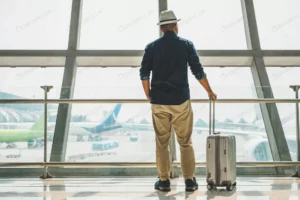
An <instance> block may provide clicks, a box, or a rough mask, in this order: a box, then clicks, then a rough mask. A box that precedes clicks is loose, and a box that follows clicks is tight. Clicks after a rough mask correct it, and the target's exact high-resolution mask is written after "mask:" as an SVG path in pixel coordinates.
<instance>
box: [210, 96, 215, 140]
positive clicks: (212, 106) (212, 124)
mask: <svg viewBox="0 0 300 200" xmlns="http://www.w3.org/2000/svg"><path fill="white" fill-rule="evenodd" d="M214 133H215V102H214V101H213V100H212V98H210V100H209V135H212V134H214Z"/></svg>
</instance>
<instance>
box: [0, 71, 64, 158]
mask: <svg viewBox="0 0 300 200" xmlns="http://www.w3.org/2000/svg"><path fill="white" fill-rule="evenodd" d="M62 75H63V68H29V67H28V68H27V67H26V68H25V67H24V68H3V67H2V68H0V79H1V81H2V84H1V86H0V99H22V98H29V99H40V98H44V92H43V90H42V89H41V88H40V86H42V85H53V86H54V88H53V89H52V90H51V91H50V92H49V93H48V97H49V98H59V95H60V87H61V83H62ZM57 108H58V106H57V105H53V104H49V105H48V117H49V118H48V121H49V124H48V125H49V126H48V134H49V136H48V138H47V139H48V141H49V143H48V160H49V156H50V152H51V148H52V142H51V141H52V138H53V130H54V126H55V121H53V120H52V121H51V119H53V115H54V116H55V115H56V114H57ZM0 126H1V127H0V148H1V150H0V152H1V155H0V160H1V162H42V161H43V159H44V153H43V152H44V149H43V146H44V105H43V104H0Z"/></svg>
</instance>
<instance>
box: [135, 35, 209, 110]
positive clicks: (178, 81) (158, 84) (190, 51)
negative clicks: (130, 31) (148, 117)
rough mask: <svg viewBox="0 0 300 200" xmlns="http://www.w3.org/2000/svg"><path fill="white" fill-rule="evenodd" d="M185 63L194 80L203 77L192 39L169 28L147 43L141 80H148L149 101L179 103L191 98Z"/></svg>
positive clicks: (166, 103) (154, 102) (167, 103)
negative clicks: (149, 85)
mask: <svg viewBox="0 0 300 200" xmlns="http://www.w3.org/2000/svg"><path fill="white" fill-rule="evenodd" d="M187 64H189V65H190V66H191V70H192V72H193V74H194V75H195V76H196V78H197V79H201V78H203V77H205V73H204V72H203V68H202V66H201V64H200V61H199V57H198V55H197V52H196V50H195V48H194V45H193V44H192V42H190V41H188V40H185V39H182V38H180V37H178V36H177V35H176V33H175V32H172V31H168V32H166V33H165V34H164V36H163V37H161V38H159V39H158V40H156V41H154V42H152V43H150V44H149V45H147V47H146V49H145V54H144V57H143V61H142V68H141V69H140V76H141V79H142V80H146V79H149V76H150V71H152V80H151V92H150V97H151V103H152V104H161V105H179V104H182V103H183V102H185V101H186V100H188V99H190V91H189V84H188V72H187Z"/></svg>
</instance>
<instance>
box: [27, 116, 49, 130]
mask: <svg viewBox="0 0 300 200" xmlns="http://www.w3.org/2000/svg"><path fill="white" fill-rule="evenodd" d="M48 116H49V115H48ZM44 122H45V117H44V113H42V115H41V117H40V119H39V120H38V121H36V122H35V123H34V124H33V125H32V126H31V127H30V130H31V131H44Z"/></svg>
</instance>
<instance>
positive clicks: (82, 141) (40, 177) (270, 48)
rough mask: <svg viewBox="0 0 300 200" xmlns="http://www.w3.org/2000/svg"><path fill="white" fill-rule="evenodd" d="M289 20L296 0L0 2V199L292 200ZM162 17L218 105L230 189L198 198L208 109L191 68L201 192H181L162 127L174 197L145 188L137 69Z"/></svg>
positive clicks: (299, 58) (145, 117)
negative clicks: (232, 161)
mask: <svg viewBox="0 0 300 200" xmlns="http://www.w3.org/2000/svg"><path fill="white" fill-rule="evenodd" d="M299 8H300V1H299V0H226V1H225V0H213V1H211V0H210V1H209V0H186V1H183V0H181V1H179V0H126V1H125V0H124V1H121V0H109V1H108V0H44V1H39V0H23V1H20V0H1V1H0V13H1V15H0V16H1V17H0V80H1V84H0V186H1V187H0V199H21V198H22V199H32V200H35V199H55V200H56V199H162V200H164V199H254V198H256V199H270V200H271V199H276V200H277V199H280V200H281V199H282V200H285V199H287V200H292V199H298V198H299V197H300V192H299V191H300V189H299V188H300V179H299V178H300V171H299V170H300V131H299V108H298V104H299V102H300V101H299V99H298V96H299V95H298V91H299V88H300V37H299V36H300V12H299V10H300V9H299ZM165 10H172V11H174V13H175V14H176V16H177V17H178V18H180V19H181V20H180V21H179V22H178V27H179V32H178V36H179V37H182V38H185V39H188V40H190V41H191V42H192V43H193V44H194V46H195V48H196V51H197V54H198V56H199V58H200V62H201V64H202V66H203V68H204V71H205V73H206V74H207V78H208V80H209V82H210V85H211V87H212V89H213V91H214V92H215V93H216V94H217V101H216V102H215V115H214V117H215V126H214V131H215V132H218V133H220V134H222V135H233V136H234V137H235V141H236V156H235V157H236V165H235V166H236V176H237V179H236V182H237V185H236V187H235V188H234V189H233V190H231V191H226V190H222V189H220V188H217V189H213V190H210V189H209V188H208V187H207V173H208V172H207V167H206V166H207V159H208V157H207V148H208V147H207V145H208V144H207V138H208V136H209V134H210V131H211V126H210V117H211V114H212V113H211V109H210V105H211V104H210V101H209V99H208V96H207V93H206V92H205V90H204V89H203V88H202V87H201V85H200V84H199V82H198V80H197V79H195V77H194V75H193V73H192V71H191V70H190V69H189V67H188V81H189V88H190V95H191V102H192V108H193V134H192V143H193V146H194V151H195V159H196V170H195V176H196V178H197V180H198V183H199V188H198V190H196V191H195V192H190V193H188V192H185V185H184V184H185V182H184V178H183V174H182V171H181V165H180V164H181V153H180V149H181V147H180V145H179V144H178V143H177V139H178V138H177V136H176V132H175V130H174V129H173V128H172V131H171V137H170V141H169V151H170V163H171V168H170V177H171V184H172V186H171V191H169V192H159V191H156V190H155V189H154V183H155V181H156V180H157V177H158V172H157V168H156V136H155V130H154V127H153V121H152V120H153V118H152V105H151V104H150V103H149V102H148V101H147V99H146V97H145V94H144V90H143V86H142V82H141V80H140V67H141V62H142V59H143V56H144V53H145V47H146V46H147V45H148V44H149V43H151V42H152V41H154V40H156V39H158V38H160V37H162V36H163V33H162V32H161V31H160V27H159V26H158V25H157V24H158V22H159V20H160V18H159V16H160V13H161V12H162V11H165ZM225 154H226V153H225ZM224 170H225V171H226V170H227V169H224ZM221 171H222V170H221ZM223 178H224V177H223Z"/></svg>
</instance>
